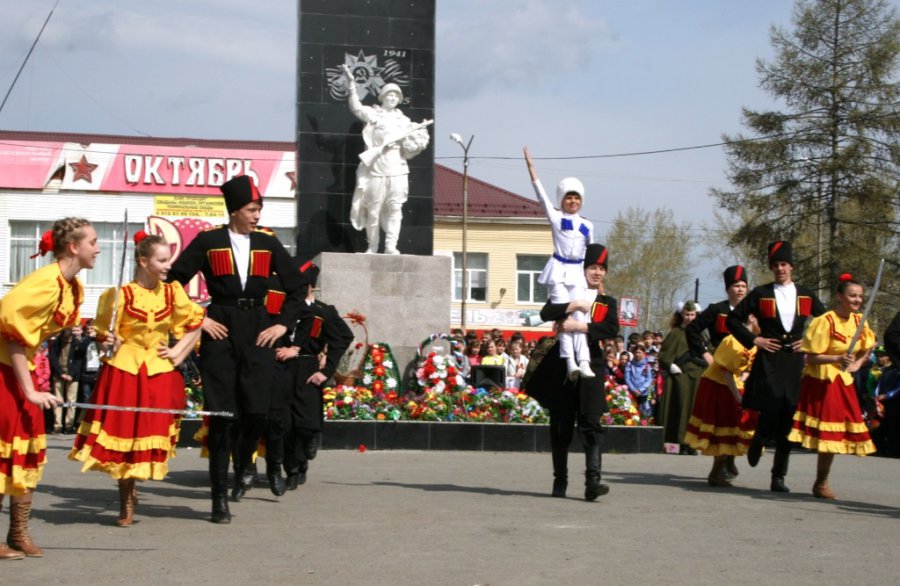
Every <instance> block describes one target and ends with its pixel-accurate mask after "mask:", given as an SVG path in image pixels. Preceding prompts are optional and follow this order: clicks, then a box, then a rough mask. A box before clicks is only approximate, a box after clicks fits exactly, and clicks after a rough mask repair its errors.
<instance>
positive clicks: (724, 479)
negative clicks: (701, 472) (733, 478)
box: [706, 456, 731, 488]
mask: <svg viewBox="0 0 900 586" xmlns="http://www.w3.org/2000/svg"><path fill="white" fill-rule="evenodd" d="M725 466H726V462H725V456H716V457H715V458H713V467H712V470H710V471H709V476H707V478H706V481H707V482H708V483H709V485H710V486H718V487H721V488H730V487H731V482H730V481H729V480H728V476H727V475H726V474H725Z"/></svg>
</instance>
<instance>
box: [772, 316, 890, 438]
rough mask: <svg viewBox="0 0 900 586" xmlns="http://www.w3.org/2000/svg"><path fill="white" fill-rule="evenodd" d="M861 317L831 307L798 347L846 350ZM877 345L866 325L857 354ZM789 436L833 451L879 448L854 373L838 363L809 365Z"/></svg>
mask: <svg viewBox="0 0 900 586" xmlns="http://www.w3.org/2000/svg"><path fill="white" fill-rule="evenodd" d="M861 320H862V315H861V314H859V313H852V314H850V316H849V317H847V318H846V319H845V318H842V317H841V316H839V315H838V314H837V313H835V312H834V311H828V312H826V313H824V314H822V315H820V316H819V317H817V318H815V319H813V320H812V322H810V324H809V327H808V328H807V329H806V335H805V336H804V337H803V344H802V346H801V348H800V349H801V350H802V351H803V352H805V353H807V354H826V355H832V356H833V355H840V354H846V353H847V350H848V349H849V347H850V340H851V338H852V337H853V334H854V333H855V332H856V329H857V327H858V326H859V323H860V321H861ZM874 345H875V333H874V332H872V330H871V329H870V328H869V325H868V324H865V325H864V326H863V329H862V333H861V335H860V338H859V342H858V344H857V346H856V347H855V348H854V353H857V352H868V351H870V350H871V349H872V347H873V346H874ZM857 355H858V354H857ZM788 439H789V440H790V441H792V442H797V443H800V444H801V445H803V447H804V448H807V449H810V450H816V451H819V452H827V453H832V454H855V455H857V456H865V455H866V454H871V453H872V452H874V451H875V444H873V443H872V440H871V439H870V437H869V430H868V428H867V427H866V424H865V422H864V421H863V417H862V412H861V410H860V408H859V400H858V399H857V398H856V389H855V388H854V386H853V375H852V374H851V373H849V372H845V371H843V370H841V369H840V366H839V365H838V364H807V365H806V367H805V368H804V370H803V381H802V383H801V385H800V398H799V399H798V400H797V411H796V412H795V413H794V423H793V428H792V429H791V433H790V434H789V435H788Z"/></svg>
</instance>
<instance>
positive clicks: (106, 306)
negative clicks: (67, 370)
mask: <svg viewBox="0 0 900 586" xmlns="http://www.w3.org/2000/svg"><path fill="white" fill-rule="evenodd" d="M134 256H135V267H136V269H135V279H134V281H132V282H131V283H128V284H127V285H124V286H123V287H122V288H121V290H120V291H119V295H118V299H117V300H115V302H116V303H117V304H118V308H119V309H118V312H117V315H116V324H115V330H114V331H115V335H116V341H115V352H114V353H113V356H112V357H111V358H109V359H108V360H106V364H105V365H104V366H103V368H102V369H101V371H100V377H99V378H98V379H97V386H96V387H95V389H94V396H93V398H92V402H93V403H95V404H96V405H116V406H120V407H145V408H147V407H149V408H156V409H184V406H185V395H184V377H183V376H182V374H181V372H180V371H178V370H177V369H176V368H175V367H176V366H177V365H179V364H180V363H181V362H182V361H183V360H184V359H185V357H187V355H188V354H189V353H190V351H191V349H192V348H193V347H194V344H196V342H197V340H198V339H199V337H200V323H201V322H202V321H203V317H204V310H203V308H202V307H200V306H199V305H197V304H196V303H194V302H193V301H191V300H190V298H188V296H187V294H186V293H185V292H184V289H182V287H181V285H180V284H179V283H165V282H163V281H164V280H165V278H166V274H167V273H168V271H169V267H170V266H171V264H172V253H171V250H170V248H169V245H168V244H166V242H165V240H163V239H162V238H161V237H159V236H147V235H146V234H144V232H138V233H137V234H136V235H135V255H134ZM115 292H116V290H115V289H114V288H113V289H109V290H107V291H106V292H104V293H103V295H102V296H101V297H100V302H99V306H98V310H97V319H96V320H95V322H94V323H95V324H96V325H97V328H98V331H99V332H108V331H109V325H110V321H111V320H112V313H113V300H114V295H115ZM98 336H101V337H102V334H98ZM170 337H173V338H175V339H176V340H178V342H177V343H176V344H175V345H173V346H169V338H170ZM177 439H178V427H177V423H176V418H175V416H174V415H171V414H166V413H148V412H135V411H112V410H101V409H95V410H88V411H86V413H85V417H84V420H83V421H82V422H81V425H80V427H79V428H78V435H77V436H76V437H75V445H74V447H73V448H72V451H71V453H70V454H69V458H70V459H72V460H79V461H81V462H83V463H84V466H83V467H82V472H86V471H88V470H99V471H102V472H106V473H107V474H109V475H110V476H111V477H113V478H115V479H117V480H118V481H119V499H120V504H121V508H120V512H119V518H118V520H117V521H116V524H117V525H118V526H119V527H130V526H131V524H132V516H133V514H134V507H135V505H136V504H137V490H136V488H135V481H137V480H147V479H152V480H162V479H163V478H164V477H165V476H166V474H167V473H168V470H169V465H168V461H169V458H170V457H171V456H172V455H173V454H174V452H175V442H176V441H177Z"/></svg>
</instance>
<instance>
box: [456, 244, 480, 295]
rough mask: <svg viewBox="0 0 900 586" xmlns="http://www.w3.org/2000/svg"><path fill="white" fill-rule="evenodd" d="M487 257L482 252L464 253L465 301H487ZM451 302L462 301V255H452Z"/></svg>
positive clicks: (457, 253)
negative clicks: (467, 276) (466, 276)
mask: <svg viewBox="0 0 900 586" xmlns="http://www.w3.org/2000/svg"><path fill="white" fill-rule="evenodd" d="M487 257H488V255H487V254H486V253H484V252H469V253H466V272H467V273H469V279H468V281H469V294H468V296H466V301H487ZM453 300H454V301H462V253H461V252H454V253H453Z"/></svg>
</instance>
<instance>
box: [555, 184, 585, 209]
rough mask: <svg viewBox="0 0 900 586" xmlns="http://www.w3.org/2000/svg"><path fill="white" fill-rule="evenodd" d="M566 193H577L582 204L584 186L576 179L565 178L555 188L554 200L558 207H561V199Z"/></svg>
mask: <svg viewBox="0 0 900 586" xmlns="http://www.w3.org/2000/svg"><path fill="white" fill-rule="evenodd" d="M567 193H577V194H578V197H580V198H581V203H584V184H582V183H581V181H579V180H578V178H576V177H566V178H565V179H563V180H562V181H560V182H559V185H557V186H556V200H557V203H558V204H559V205H560V206H562V201H563V198H564V197H565V196H566V194H567Z"/></svg>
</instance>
